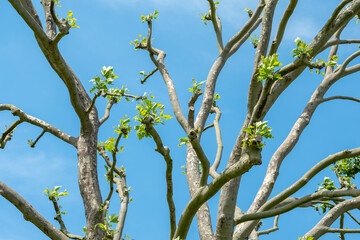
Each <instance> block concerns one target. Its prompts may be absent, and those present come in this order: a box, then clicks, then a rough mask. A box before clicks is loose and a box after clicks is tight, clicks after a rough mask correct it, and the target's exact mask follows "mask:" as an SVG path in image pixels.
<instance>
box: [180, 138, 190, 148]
mask: <svg viewBox="0 0 360 240" xmlns="http://www.w3.org/2000/svg"><path fill="white" fill-rule="evenodd" d="M179 141H180V143H179V145H178V147H181V146H182V145H187V144H188V143H189V138H188V137H183V138H179Z"/></svg>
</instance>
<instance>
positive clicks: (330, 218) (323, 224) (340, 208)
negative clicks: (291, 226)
mask: <svg viewBox="0 0 360 240" xmlns="http://www.w3.org/2000/svg"><path fill="white" fill-rule="evenodd" d="M359 207H360V197H356V198H352V199H348V200H345V201H344V202H342V203H339V204H338V205H336V206H335V207H333V208H332V209H330V210H329V212H328V213H327V214H326V215H325V216H324V217H323V218H322V219H321V220H320V222H318V224H316V225H315V226H314V227H313V228H312V229H311V230H310V231H309V232H307V233H306V234H305V237H313V238H314V240H316V239H319V238H320V237H321V236H322V235H324V234H326V233H327V232H329V230H330V228H329V227H330V226H331V224H332V223H333V222H334V221H335V220H336V219H338V218H339V217H340V216H341V215H342V214H344V212H346V211H349V210H351V209H354V208H359ZM344 230H346V229H343V230H340V229H339V230H337V231H335V230H330V231H334V232H342V233H358V232H360V231H357V232H355V231H354V230H350V231H348V232H346V231H344Z"/></svg>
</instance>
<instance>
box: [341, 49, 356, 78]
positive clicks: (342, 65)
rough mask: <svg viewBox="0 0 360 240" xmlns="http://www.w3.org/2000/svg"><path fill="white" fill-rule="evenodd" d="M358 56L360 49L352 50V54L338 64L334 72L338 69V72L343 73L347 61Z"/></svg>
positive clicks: (347, 63)
mask: <svg viewBox="0 0 360 240" xmlns="http://www.w3.org/2000/svg"><path fill="white" fill-rule="evenodd" d="M358 56H360V50H359V51H356V52H354V53H353V54H351V55H350V56H349V57H348V58H347V59H345V61H344V62H343V64H341V65H340V66H339V68H338V69H336V70H335V72H337V71H339V74H341V73H343V72H344V70H345V69H346V67H347V66H348V65H349V63H350V62H351V61H352V60H354V59H355V58H357V57H358Z"/></svg>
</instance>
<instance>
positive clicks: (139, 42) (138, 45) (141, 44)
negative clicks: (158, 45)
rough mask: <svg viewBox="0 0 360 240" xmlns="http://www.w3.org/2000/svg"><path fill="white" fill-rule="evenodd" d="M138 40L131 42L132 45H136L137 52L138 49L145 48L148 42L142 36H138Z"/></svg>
mask: <svg viewBox="0 0 360 240" xmlns="http://www.w3.org/2000/svg"><path fill="white" fill-rule="evenodd" d="M137 37H138V38H137V39H135V40H134V41H132V42H130V44H131V45H134V49H135V50H137V49H138V48H142V47H144V46H145V44H146V42H147V38H146V37H145V36H143V35H141V34H139V35H137Z"/></svg>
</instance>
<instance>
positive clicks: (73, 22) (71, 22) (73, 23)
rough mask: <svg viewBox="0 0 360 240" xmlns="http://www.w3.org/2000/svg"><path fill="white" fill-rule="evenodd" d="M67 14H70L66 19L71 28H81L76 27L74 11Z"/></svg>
mask: <svg viewBox="0 0 360 240" xmlns="http://www.w3.org/2000/svg"><path fill="white" fill-rule="evenodd" d="M67 14H68V15H67V17H66V21H68V23H69V24H70V26H71V27H72V28H80V27H79V26H78V25H76V21H77V19H76V18H74V14H73V12H72V11H68V13H67Z"/></svg>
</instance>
